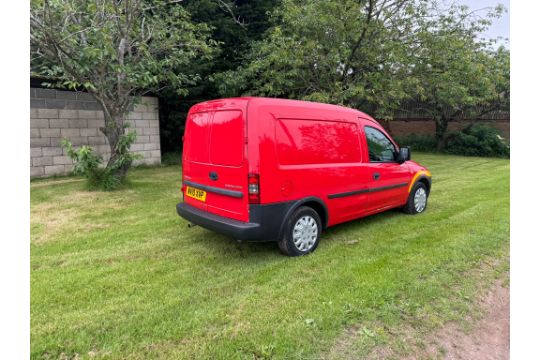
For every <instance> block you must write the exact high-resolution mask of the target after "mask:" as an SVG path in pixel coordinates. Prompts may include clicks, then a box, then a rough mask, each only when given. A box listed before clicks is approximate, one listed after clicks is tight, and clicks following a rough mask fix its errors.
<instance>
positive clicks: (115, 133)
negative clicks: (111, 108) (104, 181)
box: [100, 112, 131, 180]
mask: <svg viewBox="0 0 540 360" xmlns="http://www.w3.org/2000/svg"><path fill="white" fill-rule="evenodd" d="M109 114H110V112H109ZM100 130H101V132H102V133H103V134H104V135H105V136H106V137H107V141H108V142H109V148H110V151H111V156H110V158H109V161H108V162H107V166H106V168H107V169H111V170H112V171H113V174H114V175H115V176H116V177H117V178H119V179H120V180H122V179H123V178H124V177H125V176H126V174H127V172H128V170H129V168H130V167H131V163H125V164H123V165H122V166H119V167H116V166H115V162H116V161H117V160H118V159H119V158H120V156H121V155H122V154H121V153H120V149H119V147H118V142H119V141H120V138H121V136H122V135H123V134H124V131H125V130H124V115H123V114H121V115H118V114H113V115H110V116H107V115H105V127H103V128H101V129H100Z"/></svg>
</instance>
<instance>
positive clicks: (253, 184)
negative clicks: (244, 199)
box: [248, 174, 261, 204]
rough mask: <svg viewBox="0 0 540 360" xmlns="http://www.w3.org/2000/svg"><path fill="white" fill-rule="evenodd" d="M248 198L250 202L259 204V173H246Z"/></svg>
mask: <svg viewBox="0 0 540 360" xmlns="http://www.w3.org/2000/svg"><path fill="white" fill-rule="evenodd" d="M248 199H249V203H250V204H259V203H260V202H261V194H260V189H259V175H257V174H249V175H248Z"/></svg>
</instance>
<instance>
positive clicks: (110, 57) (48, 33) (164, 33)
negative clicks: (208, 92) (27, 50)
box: [30, 0, 215, 109]
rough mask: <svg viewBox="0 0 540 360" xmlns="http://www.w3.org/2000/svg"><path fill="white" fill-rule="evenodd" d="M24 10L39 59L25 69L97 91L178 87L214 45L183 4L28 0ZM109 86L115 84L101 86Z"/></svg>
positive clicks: (131, 91)
mask: <svg viewBox="0 0 540 360" xmlns="http://www.w3.org/2000/svg"><path fill="white" fill-rule="evenodd" d="M30 15H31V16H30V18H31V37H30V39H31V44H32V49H33V55H34V59H35V60H40V62H37V64H39V65H41V66H39V67H37V68H36V67H34V69H33V70H34V71H35V72H36V73H37V74H38V75H41V76H45V77H47V78H51V79H59V80H58V82H56V85H57V86H58V85H59V86H65V87H68V88H76V87H84V88H86V89H87V90H88V91H89V92H91V93H93V94H96V95H98V96H100V97H104V98H107V96H106V95H109V96H108V97H112V98H115V99H117V100H121V99H122V98H123V97H124V96H125V95H127V94H129V95H140V94H142V93H145V92H149V91H152V90H155V89H158V88H161V86H162V85H163V83H164V82H165V83H166V84H167V86H169V87H172V88H173V89H175V91H176V92H177V93H178V94H186V86H187V85H192V84H194V83H195V82H196V81H197V80H199V75H198V74H193V73H190V72H189V66H191V64H192V63H193V61H194V60H195V59H196V60H197V61H201V60H207V59H209V57H210V55H211V53H212V49H213V47H214V46H215V42H214V41H213V40H210V39H208V35H209V30H210V29H209V27H208V26H207V25H206V24H203V23H198V24H195V23H193V22H192V21H191V20H190V15H189V13H188V12H187V11H186V10H185V8H184V7H183V6H175V5H174V4H170V2H168V1H162V0H152V1H129V0H121V1H112V0H98V1H85V0H63V1H58V0H57V1H44V0H32V2H31V12H30ZM34 64H36V61H34ZM113 89H114V90H116V89H118V92H117V93H116V94H107V92H111V91H112V90H113ZM124 100H127V99H124ZM127 101H128V104H127V105H128V106H127V107H129V105H131V100H127ZM117 105H121V106H122V107H124V104H121V103H118V104H117ZM126 109H127V108H126Z"/></svg>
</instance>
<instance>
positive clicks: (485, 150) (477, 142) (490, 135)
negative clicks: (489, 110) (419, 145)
mask: <svg viewBox="0 0 540 360" xmlns="http://www.w3.org/2000/svg"><path fill="white" fill-rule="evenodd" d="M446 152H448V153H450V154H460V155H467V156H491V157H509V156H510V145H508V144H507V143H505V142H504V140H503V138H502V137H501V136H500V135H499V133H498V132H497V130H495V129H494V128H492V127H490V126H487V125H484V124H473V125H470V126H467V127H466V128H465V129H463V130H461V131H459V132H455V133H453V134H450V135H449V137H448V140H447V145H446Z"/></svg>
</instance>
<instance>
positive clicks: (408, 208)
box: [403, 182, 429, 215]
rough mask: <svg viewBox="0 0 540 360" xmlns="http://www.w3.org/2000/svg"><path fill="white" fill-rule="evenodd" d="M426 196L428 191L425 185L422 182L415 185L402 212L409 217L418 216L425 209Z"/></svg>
mask: <svg viewBox="0 0 540 360" xmlns="http://www.w3.org/2000/svg"><path fill="white" fill-rule="evenodd" d="M428 195H429V191H428V188H427V186H426V184H424V183H422V182H418V183H416V184H415V185H414V186H413V188H412V191H411V193H410V194H409V199H408V200H407V204H406V205H405V206H404V207H403V211H404V212H405V213H407V214H411V215H415V214H420V213H421V212H423V211H424V210H425V209H426V207H427V201H428Z"/></svg>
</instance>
